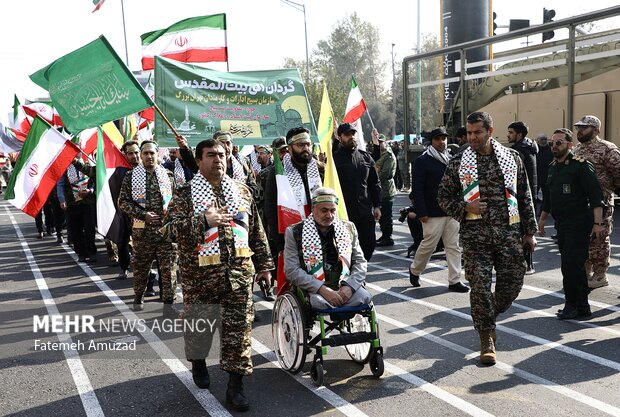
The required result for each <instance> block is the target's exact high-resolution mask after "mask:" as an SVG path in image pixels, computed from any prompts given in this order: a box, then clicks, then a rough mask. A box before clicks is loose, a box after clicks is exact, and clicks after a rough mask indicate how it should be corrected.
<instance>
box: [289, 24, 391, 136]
mask: <svg viewBox="0 0 620 417" xmlns="http://www.w3.org/2000/svg"><path fill="white" fill-rule="evenodd" d="M380 39H381V38H380V34H379V30H378V29H377V28H376V27H375V26H373V25H372V24H370V23H368V22H364V21H362V20H361V19H360V18H359V17H358V16H357V14H356V13H353V14H352V15H350V16H347V17H345V18H344V19H342V20H340V21H338V22H337V23H336V25H335V27H334V29H333V31H332V32H331V34H330V35H329V36H328V38H327V39H325V40H321V41H319V43H318V44H317V48H316V50H314V51H313V52H312V54H311V57H310V78H311V79H310V80H304V84H305V86H306V93H307V94H308V101H309V102H310V108H311V109H312V113H313V115H314V117H315V120H318V117H319V114H318V112H319V109H320V105H321V98H322V94H323V82H325V83H326V84H327V89H328V91H329V98H330V100H331V103H332V108H333V110H334V115H335V116H336V119H338V120H339V121H340V120H342V118H343V117H344V111H345V108H346V104H347V98H348V96H349V91H350V86H351V75H355V79H356V80H357V83H358V85H359V87H360V90H361V92H362V96H363V97H364V101H365V102H366V104H367V106H368V107H369V108H372V109H373V110H371V111H374V109H376V110H377V111H380V112H389V109H391V107H389V109H388V108H386V106H387V104H388V103H389V100H391V96H390V95H389V94H388V92H387V91H386V90H385V87H384V85H385V72H386V68H387V63H386V61H382V60H381V59H380V53H379V46H378V45H379V43H380ZM304 66H305V61H295V60H293V59H291V58H287V59H286V60H285V63H284V67H285V68H304ZM303 75H305V74H304V71H302V76H303ZM371 116H372V118H373V122H375V118H376V119H377V120H381V124H378V122H375V126H376V127H377V129H379V130H380V131H382V132H386V133H387V132H389V131H390V126H391V123H393V122H390V121H389V117H385V116H384V115H383V114H381V115H377V116H375V115H374V114H373V113H371ZM363 120H366V122H364V131H365V132H364V133H365V134H368V136H367V137H370V136H369V135H370V127H368V128H367V127H366V124H368V126H370V124H369V123H368V122H367V118H366V116H364V119H363ZM367 129H368V131H367V132H366V130H367Z"/></svg>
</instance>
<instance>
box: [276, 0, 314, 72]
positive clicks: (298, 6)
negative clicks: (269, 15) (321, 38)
mask: <svg viewBox="0 0 620 417" xmlns="http://www.w3.org/2000/svg"><path fill="white" fill-rule="evenodd" d="M280 1H281V2H282V3H284V4H288V5H289V6H291V7H292V8H293V9H295V10H299V11H300V12H303V13H304V36H305V38H306V83H309V82H310V56H309V55H308V25H307V24H306V5H305V4H301V3H295V2H294V1H291V0H280Z"/></svg>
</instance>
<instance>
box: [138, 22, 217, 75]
mask: <svg viewBox="0 0 620 417" xmlns="http://www.w3.org/2000/svg"><path fill="white" fill-rule="evenodd" d="M140 39H141V40H142V69H143V70H150V69H153V68H155V63H154V59H155V58H154V57H155V56H156V55H159V56H163V57H166V58H168V59H174V60H176V61H181V62H226V61H228V49H227V47H226V14H224V13H220V14H214V15H210V16H198V17H190V18H189V19H185V20H181V21H180V22H177V23H175V24H173V25H172V26H170V27H168V28H166V29H160V30H156V31H154V32H148V33H145V34H143V35H142V36H140Z"/></svg>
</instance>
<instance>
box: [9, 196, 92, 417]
mask: <svg viewBox="0 0 620 417" xmlns="http://www.w3.org/2000/svg"><path fill="white" fill-rule="evenodd" d="M5 210H6V214H7V215H8V216H9V218H10V219H11V223H12V224H13V228H14V229H15V233H17V238H18V240H19V241H20V243H21V246H22V249H23V251H24V255H25V256H26V260H27V261H28V264H29V265H30V270H31V271H32V274H33V275H34V280H35V282H36V284H37V287H38V288H39V292H40V293H41V298H42V299H43V304H45V307H46V308H47V313H48V314H49V315H59V314H60V312H59V311H58V307H57V306H56V303H55V302H54V298H53V297H52V294H51V292H50V290H49V287H48V286H47V283H46V282H45V278H44V277H43V274H42V273H41V270H40V269H39V266H38V265H37V262H36V261H35V259H34V256H33V255H32V251H31V250H30V247H29V246H28V242H26V239H25V237H24V234H23V233H22V231H21V229H20V227H19V225H18V224H17V221H16V220H15V217H14V216H13V213H11V212H10V210H9V208H8V207H7V206H5ZM56 335H57V336H58V341H59V342H61V343H73V339H72V338H71V335H70V334H69V333H56ZM62 353H63V354H64V355H65V359H66V361H67V365H68V366H69V371H70V372H71V376H72V377H73V382H74V383H75V387H76V388H77V391H78V394H79V395H80V400H81V401H82V406H83V407H84V412H85V413H86V415H87V416H89V417H99V416H103V415H104V413H103V410H102V409H101V404H99V400H98V399H97V395H96V394H95V391H94V390H93V387H92V385H91V383H90V380H89V379H88V374H87V373H86V369H84V364H83V363H82V360H81V359H80V355H79V354H78V352H77V350H63V351H62Z"/></svg>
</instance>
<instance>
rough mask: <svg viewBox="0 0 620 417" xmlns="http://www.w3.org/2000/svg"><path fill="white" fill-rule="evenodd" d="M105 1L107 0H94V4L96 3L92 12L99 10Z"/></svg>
mask: <svg viewBox="0 0 620 417" xmlns="http://www.w3.org/2000/svg"><path fill="white" fill-rule="evenodd" d="M104 1H105V0H93V4H94V5H95V10H93V11H92V12H91V13H95V12H96V11H97V10H99V9H100V8H101V6H103V2H104Z"/></svg>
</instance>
